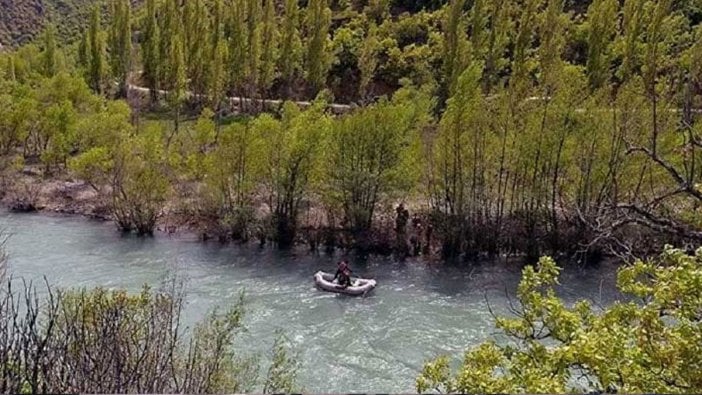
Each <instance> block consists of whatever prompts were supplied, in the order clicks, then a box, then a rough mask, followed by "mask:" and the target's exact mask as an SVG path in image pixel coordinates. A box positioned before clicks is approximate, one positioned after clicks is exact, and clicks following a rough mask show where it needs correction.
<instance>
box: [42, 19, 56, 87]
mask: <svg viewBox="0 0 702 395" xmlns="http://www.w3.org/2000/svg"><path fill="white" fill-rule="evenodd" d="M42 41H43V45H44V50H43V52H42V54H41V59H42V71H43V73H44V75H45V76H47V77H53V76H54V75H56V28H55V27H54V25H53V24H52V23H49V24H48V25H47V26H46V29H44V34H43V36H42Z"/></svg>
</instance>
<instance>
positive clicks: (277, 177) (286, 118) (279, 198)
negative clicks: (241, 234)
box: [251, 99, 331, 246]
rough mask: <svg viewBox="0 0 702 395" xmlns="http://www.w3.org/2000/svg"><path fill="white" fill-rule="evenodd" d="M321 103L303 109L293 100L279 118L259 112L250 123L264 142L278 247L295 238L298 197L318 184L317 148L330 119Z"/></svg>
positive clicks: (318, 101) (266, 182)
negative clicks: (257, 116)
mask: <svg viewBox="0 0 702 395" xmlns="http://www.w3.org/2000/svg"><path fill="white" fill-rule="evenodd" d="M325 104H326V103H325V102H324V101H323V100H320V99H318V100H316V101H315V102H314V104H313V105H312V107H310V108H309V109H307V110H305V111H300V109H299V108H298V107H297V106H296V105H295V104H293V103H290V102H287V103H285V105H284V106H283V116H282V119H281V120H280V121H279V120H276V119H274V118H272V117H270V116H267V115H263V116H261V117H259V118H258V119H256V121H255V122H254V124H253V125H252V126H251V127H252V128H253V129H254V130H256V131H257V132H256V134H257V135H260V136H262V138H263V139H264V141H266V142H267V144H266V147H265V149H266V150H265V151H264V152H265V153H264V155H263V158H264V159H263V160H264V163H265V164H264V176H263V179H264V185H265V187H266V189H267V191H266V193H267V195H268V199H267V200H268V204H269V207H271V211H272V214H273V220H274V226H275V229H274V238H275V240H276V241H277V242H278V243H279V244H280V245H282V246H288V245H290V244H291V243H292V242H293V241H294V240H295V235H296V232H297V221H298V214H299V211H300V204H301V202H302V199H305V198H308V197H309V196H310V192H311V191H310V189H311V187H312V186H313V185H315V184H318V183H319V181H320V180H319V177H320V174H319V168H320V166H318V163H319V161H320V160H321V159H322V155H321V148H322V147H323V146H324V141H325V138H326V136H327V135H328V134H329V129H330V127H331V119H330V118H329V116H328V115H326V114H325V113H324V107H325Z"/></svg>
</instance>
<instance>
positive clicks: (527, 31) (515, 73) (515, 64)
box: [510, 0, 541, 95]
mask: <svg viewBox="0 0 702 395" xmlns="http://www.w3.org/2000/svg"><path fill="white" fill-rule="evenodd" d="M540 3H541V0H526V2H525V4H524V6H523V9H522V13H521V18H520V20H519V26H518V28H517V37H516V39H515V42H514V58H513V61H512V78H511V80H510V87H513V88H514V89H515V90H516V92H517V94H518V95H523V94H524V93H525V91H526V89H527V87H528V81H527V78H528V71H529V70H528V64H527V63H528V62H527V60H528V57H529V49H530V48H531V44H532V41H533V35H534V20H535V19H536V12H537V9H538V7H539V5H540Z"/></svg>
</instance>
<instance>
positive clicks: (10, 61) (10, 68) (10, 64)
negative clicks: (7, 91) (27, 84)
mask: <svg viewBox="0 0 702 395" xmlns="http://www.w3.org/2000/svg"><path fill="white" fill-rule="evenodd" d="M5 77H6V78H7V80H8V81H16V80H17V74H16V71H15V56H14V55H10V56H8V57H7V70H6V73H5Z"/></svg>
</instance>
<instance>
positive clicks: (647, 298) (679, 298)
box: [417, 247, 702, 393]
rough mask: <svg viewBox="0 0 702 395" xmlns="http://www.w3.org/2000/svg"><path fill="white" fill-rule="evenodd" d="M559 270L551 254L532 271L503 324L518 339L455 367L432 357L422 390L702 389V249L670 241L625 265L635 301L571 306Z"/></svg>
mask: <svg viewBox="0 0 702 395" xmlns="http://www.w3.org/2000/svg"><path fill="white" fill-rule="evenodd" d="M559 272H560V269H559V268H558V267H557V266H556V264H555V262H554V261H553V260H552V259H550V258H542V259H541V260H540V261H539V264H538V266H537V267H536V269H535V268H534V267H532V266H528V267H526V268H525V269H524V270H523V273H522V280H521V282H520V284H519V288H518V291H517V297H518V300H519V302H520V305H521V309H520V310H519V312H518V315H517V317H515V318H506V317H499V318H497V322H496V324H497V327H498V328H499V329H501V330H502V331H503V332H504V333H505V334H506V335H508V336H509V338H510V340H512V341H513V343H514V345H500V344H496V343H494V342H487V343H484V344H481V345H480V346H478V347H476V348H474V349H472V350H471V351H469V352H467V353H466V355H465V358H464V360H463V364H462V366H461V367H460V368H459V370H458V371H457V372H456V373H455V374H451V372H450V369H449V366H448V360H447V359H446V358H445V357H443V358H439V359H437V360H436V361H434V362H431V363H428V364H427V365H426V366H425V367H424V370H423V372H422V374H421V375H420V377H419V378H418V379H417V390H418V391H419V392H424V391H426V390H428V389H439V390H441V391H446V392H464V393H467V392H470V393H513V392H524V393H526V392H529V393H562V392H577V391H582V390H585V391H606V392H614V391H616V392H626V393H644V392H651V393H653V392H655V393H688V392H696V391H700V389H701V388H702V381H701V380H700V377H699V374H698V372H699V367H700V364H702V361H701V360H700V347H701V344H702V342H701V339H700V329H702V328H700V317H699V311H700V307H702V306H700V299H699V297H697V295H699V293H700V289H699V287H700V284H702V250H698V252H697V253H696V254H695V255H694V256H689V255H686V254H685V253H684V252H683V251H680V250H675V249H672V248H670V247H668V248H666V250H665V251H664V252H663V254H661V255H660V256H659V257H658V258H656V259H653V260H651V261H646V262H644V261H637V262H636V263H634V264H633V265H631V266H627V267H623V268H622V269H620V271H619V274H618V276H617V284H618V287H619V289H620V290H621V291H622V292H623V293H624V294H625V295H628V296H629V297H630V298H631V299H630V301H628V302H617V303H615V304H614V305H612V306H610V307H608V308H606V309H604V310H603V311H600V312H598V311H596V310H594V309H593V308H592V306H590V304H589V303H588V302H585V301H581V302H578V303H576V304H574V305H572V306H567V305H566V304H565V303H564V302H563V301H562V300H561V299H559V298H558V296H557V295H556V292H555V290H554V286H555V285H557V284H558V274H559ZM581 385H582V386H583V387H581Z"/></svg>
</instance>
